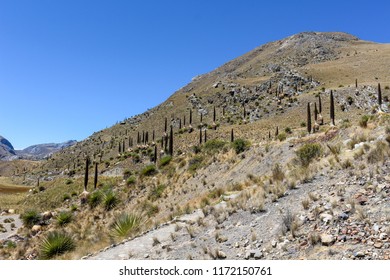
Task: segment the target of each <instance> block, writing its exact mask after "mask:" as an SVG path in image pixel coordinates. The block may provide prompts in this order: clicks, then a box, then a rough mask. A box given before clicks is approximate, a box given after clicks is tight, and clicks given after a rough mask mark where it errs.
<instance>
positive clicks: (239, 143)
mask: <svg viewBox="0 0 390 280" xmlns="http://www.w3.org/2000/svg"><path fill="white" fill-rule="evenodd" d="M232 147H233V149H234V151H235V152H236V154H240V153H242V152H244V151H246V150H247V149H249V147H250V143H249V141H247V140H244V139H236V140H234V142H233V143H232Z"/></svg>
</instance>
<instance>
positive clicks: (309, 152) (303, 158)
mask: <svg viewBox="0 0 390 280" xmlns="http://www.w3.org/2000/svg"><path fill="white" fill-rule="evenodd" d="M321 154H322V147H321V145H320V144H318V143H313V144H312V143H308V144H304V145H303V146H301V147H300V148H299V149H298V150H297V151H296V155H297V157H298V160H299V162H300V163H301V165H302V166H308V165H309V163H310V162H311V161H312V160H313V159H315V158H318V157H319V156H321Z"/></svg>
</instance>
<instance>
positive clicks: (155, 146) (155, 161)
mask: <svg viewBox="0 0 390 280" xmlns="http://www.w3.org/2000/svg"><path fill="white" fill-rule="evenodd" d="M153 162H154V164H156V163H157V145H154V157H153Z"/></svg>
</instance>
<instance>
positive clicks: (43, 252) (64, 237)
mask: <svg viewBox="0 0 390 280" xmlns="http://www.w3.org/2000/svg"><path fill="white" fill-rule="evenodd" d="M74 248H75V243H74V241H73V239H72V238H71V237H70V236H69V235H68V234H66V233H62V232H57V231H53V232H50V233H49V234H48V235H47V236H46V237H45V238H43V241H42V244H41V247H40V258H41V259H45V260H48V259H52V258H53V257H56V256H59V255H62V254H63V253H65V252H68V251H71V250H73V249H74Z"/></svg>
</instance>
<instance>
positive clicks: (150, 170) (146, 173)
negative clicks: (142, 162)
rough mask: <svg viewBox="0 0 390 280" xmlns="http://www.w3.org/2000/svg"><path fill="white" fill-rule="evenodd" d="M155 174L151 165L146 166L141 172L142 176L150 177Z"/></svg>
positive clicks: (154, 167)
mask: <svg viewBox="0 0 390 280" xmlns="http://www.w3.org/2000/svg"><path fill="white" fill-rule="evenodd" d="M156 173H157V169H156V166H155V165H153V164H150V165H147V166H145V167H144V169H142V170H141V175H142V176H152V175H154V174H156Z"/></svg>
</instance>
